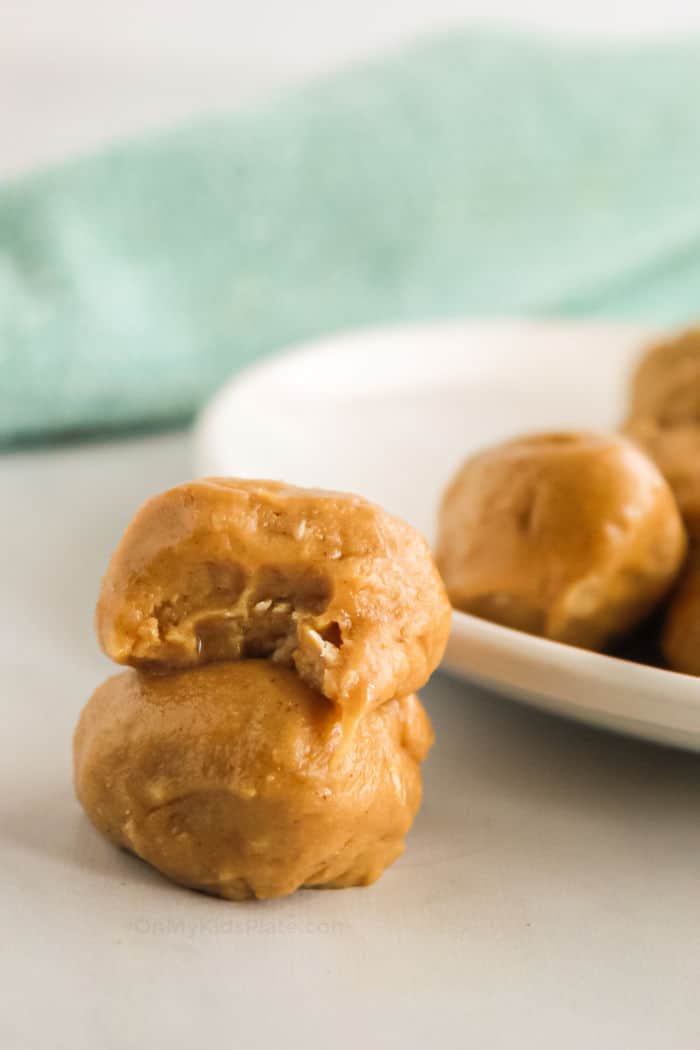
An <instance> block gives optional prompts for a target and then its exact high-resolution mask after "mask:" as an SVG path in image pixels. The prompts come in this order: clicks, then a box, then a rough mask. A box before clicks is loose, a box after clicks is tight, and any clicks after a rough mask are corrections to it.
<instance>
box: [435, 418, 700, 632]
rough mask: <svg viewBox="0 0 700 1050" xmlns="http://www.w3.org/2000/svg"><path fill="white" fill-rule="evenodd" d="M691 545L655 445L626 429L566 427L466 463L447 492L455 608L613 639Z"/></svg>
mask: <svg viewBox="0 0 700 1050" xmlns="http://www.w3.org/2000/svg"><path fill="white" fill-rule="evenodd" d="M685 549H686V539H685V532H684V528H683V524H682V521H681V518H680V514H679V512H678V509H677V506H676V503H675V500H674V498H673V494H672V493H671V490H670V489H669V487H668V485H667V484H666V482H665V481H664V479H663V477H662V475H661V474H660V472H659V471H658V470H657V468H656V467H655V466H654V464H653V463H652V462H651V461H650V460H649V459H648V458H647V457H646V456H644V455H643V454H642V453H641V452H640V451H638V449H636V448H635V446H634V445H633V444H631V443H630V442H628V441H626V440H624V439H623V438H618V437H604V436H599V435H596V434H590V433H579V432H565V433H552V434H536V435H532V436H526V437H520V438H516V439H514V440H512V441H507V442H505V443H504V444H501V445H498V446H496V447H493V448H489V449H486V450H485V451H483V452H480V453H478V454H477V455H475V456H472V457H470V458H469V459H468V460H467V461H466V462H465V463H464V465H463V466H462V468H461V470H460V471H459V472H458V473H457V476H456V477H455V478H454V480H453V481H452V483H451V484H450V486H449V488H448V489H447V492H446V494H445V497H444V500H443V503H442V507H441V512H440V529H439V542H438V549H437V561H438V565H439V567H440V570H441V572H442V575H443V578H444V580H445V583H446V585H447V589H448V592H449V595H450V598H451V600H452V603H453V605H454V606H455V607H456V608H458V609H461V610H463V611H464V612H469V613H473V614H474V615H476V616H481V617H483V618H485V619H487V620H492V621H494V622H495V623H500V624H503V625H505V626H507V627H514V628H518V629H520V630H523V631H528V632H529V633H531V634H538V635H542V636H544V637H546V638H551V639H554V640H555V641H559V642H567V643H569V644H571V645H577V646H581V647H583V648H588V649H603V648H605V646H606V645H607V644H608V642H609V641H610V640H611V639H613V638H615V637H616V636H619V635H622V634H624V633H625V632H627V631H628V630H630V629H631V628H632V627H634V626H635V625H636V624H637V623H639V622H640V621H641V620H642V619H643V618H644V617H645V616H646V615H647V614H648V613H649V612H650V611H651V609H652V608H653V607H654V606H655V605H656V604H657V602H659V600H660V599H661V598H662V597H663V596H664V595H665V594H666V592H667V591H668V590H669V588H670V587H671V585H672V583H673V581H674V579H675V577H676V574H677V573H678V571H679V568H680V566H681V564H682V561H683V557H684V554H685Z"/></svg>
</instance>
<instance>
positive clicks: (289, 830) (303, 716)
mask: <svg viewBox="0 0 700 1050" xmlns="http://www.w3.org/2000/svg"><path fill="white" fill-rule="evenodd" d="M338 730H339V723H338V719H337V711H336V709H335V708H334V706H333V705H332V704H331V703H330V702H329V701H328V700H327V699H326V698H325V697H323V696H321V695H320V694H319V693H318V692H316V691H315V690H313V689H312V688H310V687H309V686H308V685H306V684H305V683H304V682H302V681H301V680H300V679H299V677H298V675H297V674H296V673H295V672H294V671H292V670H289V669H288V668H286V667H281V666H276V665H275V664H273V663H271V662H270V661H267V660H248V661H241V662H226V663H214V664H209V665H207V666H203V667H196V668H192V669H190V670H186V671H177V672H173V673H169V674H148V673H141V672H138V671H135V670H128V671H125V672H123V673H121V674H119V675H116V676H115V677H113V678H110V679H108V680H107V681H106V682H105V683H104V684H103V685H101V686H100V687H99V688H98V689H97V691H96V692H95V693H94V695H93V696H92V698H91V700H90V701H89V703H88V704H87V706H86V707H85V709H84V710H83V713H82V715H81V718H80V722H79V724H78V727H77V730H76V733H75V739H74V777H75V786H76V791H77V795H78V798H79V800H80V802H81V803H82V805H83V807H84V808H85V810H86V812H87V814H88V816H89V817H90V819H91V820H92V822H93V823H94V824H95V825H96V827H97V828H98V829H99V830H100V831H101V832H103V833H104V834H105V835H106V836H108V837H109V838H110V839H111V840H112V841H113V842H115V843H116V844H117V845H119V846H122V847H124V848H126V849H128V850H131V851H132V852H133V853H135V854H137V855H138V856H139V857H142V858H143V859H144V860H145V861H147V862H148V863H149V864H152V865H153V866H154V867H155V868H157V869H158V870H159V871H161V872H162V873H163V874H164V875H166V876H168V878H170V879H172V880H173V881H175V882H177V883H180V884H182V885H184V886H189V887H192V888H194V889H198V890H203V891H205V892H207V893H211V894H215V895H217V896H220V897H226V898H229V899H231V900H242V899H244V898H246V897H253V896H254V897H260V898H265V897H279V896H283V895H284V894H288V893H292V892H293V891H294V890H295V889H297V888H298V887H300V886H328V887H344V886H358V885H366V884H369V883H371V882H373V881H374V880H375V879H377V878H378V877H379V875H381V873H382V871H383V870H384V868H386V867H387V866H388V865H389V864H391V863H392V861H394V860H395V859H396V858H397V857H398V856H399V855H400V854H401V852H402V851H403V845H404V843H403V840H404V836H405V835H406V832H407V831H408V829H409V828H410V826H411V823H412V821H413V817H414V815H415V813H416V810H417V809H418V806H419V803H420V798H421V777H420V768H419V764H420V762H421V760H422V759H423V758H424V757H425V754H426V752H427V751H428V748H429V747H430V745H431V743H432V739H433V738H432V730H431V727H430V723H429V721H428V718H427V715H426V714H425V711H424V710H423V708H422V706H421V704H420V702H419V700H418V699H417V698H416V697H415V696H407V697H404V698H403V699H400V700H389V701H387V702H386V703H384V704H382V705H381V706H380V707H375V708H373V709H372V710H371V711H369V712H367V713H366V714H365V716H364V718H363V719H361V720H360V721H359V723H358V724H357V726H356V727H355V731H354V733H353V734H352V737H351V738H350V739H349V740H347V741H346V742H345V743H346V746H340V745H341V740H340V737H339V732H338Z"/></svg>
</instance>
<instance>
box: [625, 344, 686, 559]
mask: <svg viewBox="0 0 700 1050" xmlns="http://www.w3.org/2000/svg"><path fill="white" fill-rule="evenodd" d="M623 430H624V432H625V434H627V436H628V437H630V438H631V439H632V440H633V441H635V442H636V443H637V444H638V445H639V446H640V448H642V449H643V450H644V451H645V452H646V453H647V455H648V456H651V458H652V459H653V460H654V462H655V463H656V464H657V466H658V467H659V470H660V471H661V472H662V474H663V475H664V477H665V478H666V479H667V481H668V483H669V485H670V486H671V488H672V489H673V492H674V494H675V496H676V499H677V501H678V505H679V507H680V509H681V514H682V515H683V518H684V520H685V522H686V526H687V528H688V531H689V532H690V534H691V535H692V536H695V537H696V538H698V539H700V328H695V329H690V330H689V331H687V332H683V333H681V334H680V335H678V336H675V337H673V338H671V339H668V340H665V341H663V342H660V343H658V344H657V345H655V346H653V347H652V348H651V349H650V350H649V351H648V352H647V353H646V354H645V355H644V357H643V358H642V360H641V362H640V364H639V367H638V369H637V371H636V373H635V376H634V378H633V381H632V390H631V396H630V411H629V417H628V420H627V422H626V424H625V426H624V428H623Z"/></svg>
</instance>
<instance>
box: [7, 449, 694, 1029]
mask: <svg viewBox="0 0 700 1050" xmlns="http://www.w3.org/2000/svg"><path fill="white" fill-rule="evenodd" d="M191 472H192V466H191V446H190V441H189V438H188V437H187V436H185V435H169V436H163V437H158V438H148V439H132V440H129V441H122V442H114V443H110V444H103V445H94V446H88V447H82V448H81V447H76V448H68V449H64V450H57V451H53V452H26V453H21V454H15V455H6V456H4V457H0V491H1V492H2V494H3V497H2V517H1V519H0V524H1V528H2V536H1V542H0V578H1V579H2V589H1V591H0V660H1V665H0V666H2V678H1V679H0V681H1V682H2V686H1V687H0V716H1V717H2V725H3V731H2V758H1V761H0V857H1V858H2V863H1V866H0V899H1V900H2V901H3V910H2V949H1V950H0V1047H2V1048H3V1050H29V1048H31V1050H35V1048H36V1050H39V1048H41V1050H45V1048H46V1047H51V1048H52V1050H63V1048H66V1050H68V1048H70V1050H83V1048H85V1050H87V1048H90V1050H131V1048H134V1050H136V1048H139V1050H140V1048H143V1047H145V1046H149V1047H153V1048H159V1047H166V1046H167V1047H169V1048H174V1050H179V1048H182V1050H192V1048H194V1047H199V1046H201V1047H211V1046H218V1045H226V1046H231V1047H235V1048H236V1050H238V1048H240V1050H251V1048H253V1050H254V1048H258V1047H260V1048H271V1047H302V1046H304V1047H308V1048H311V1050H315V1048H319V1050H321V1048H323V1050H327V1048H328V1047H330V1046H332V1047H336V1048H344V1047H350V1046H353V1047H357V1046H361V1047H366V1048H374V1047H377V1048H379V1047H391V1048H393V1047H397V1048H398V1047H401V1048H402V1050H410V1048H412V1047H416V1048H419V1047H423V1046H426V1045H428V1046H437V1045H438V1044H439V1045H444V1046H449V1047H452V1046H460V1047H462V1046H463V1047H470V1048H474V1050H491V1048H494V1050H495V1048H514V1050H515V1048H517V1050H527V1048H533V1050H534V1048H537V1050H547V1048H552V1050H561V1048H564V1047H565V1048H566V1050H578V1048H581V1050H591V1047H597V1048H608V1047H609V1048H611V1050H612V1048H615V1050H618V1048H620V1047H630V1048H634V1050H647V1048H649V1050H652V1048H653V1050H660V1048H663V1050H666V1048H673V1050H695V1048H697V1046H698V1044H699V1041H700V1012H699V1011H698V1006H697V984H698V944H700V909H699V908H698V899H699V896H700V835H699V834H698V814H699V813H700V761H698V758H697V757H695V756H692V755H687V754H683V753H680V752H674V751H671V750H663V749H660V748H656V747H653V746H650V745H643V744H640V743H635V742H632V741H628V740H624V739H621V738H617V737H614V736H608V735H604V734H602V733H598V732H596V731H594V730H589V729H585V728H582V727H578V726H574V725H569V724H567V723H564V722H559V721H557V720H555V719H553V718H549V717H546V716H544V715H539V714H537V713H534V712H532V711H530V710H526V709H521V708H519V707H517V706H516V705H515V704H511V703H509V702H507V701H504V700H501V699H496V698H494V697H491V696H488V695H486V694H484V693H482V692H480V691H478V690H476V689H474V688H470V687H467V686H465V685H462V684H458V683H457V682H454V681H451V680H449V679H448V678H446V677H442V676H439V675H438V676H437V677H436V678H434V680H433V682H432V683H431V684H430V685H429V687H428V688H426V689H425V691H424V699H425V701H426V704H427V706H428V708H429V710H430V714H431V716H432V718H433V720H434V724H435V729H436V733H437V744H436V746H435V749H434V751H433V752H432V754H431V756H430V758H429V761H428V763H427V766H426V776H425V804H424V807H423V809H422V811H421V813H420V816H419V818H418V821H417V823H416V826H415V828H414V830H413V831H412V833H411V835H410V837H409V847H408V851H407V854H406V855H405V857H404V858H402V860H401V861H399V863H398V864H396V865H395V866H394V867H393V868H392V869H391V870H390V871H389V872H388V873H387V874H386V875H385V877H384V878H383V879H382V880H381V881H380V882H379V883H378V884H376V885H375V886H374V887H372V888H369V889H361V890H349V891H343V892H318V891H316V892H314V891H307V892H304V893H301V894H297V895H296V896H294V897H292V898H288V899H286V900H282V901H278V902H268V903H265V904H256V903H248V904H242V905H234V904H228V903H225V902H220V901H216V900H212V899H209V898H206V897H204V896H202V895H199V894H192V893H189V892H187V891H184V890H180V889H177V888H173V887H170V886H169V885H168V884H167V883H165V882H164V880H162V879H161V878H160V877H159V876H158V875H156V874H155V873H152V872H150V870H149V869H147V868H146V867H145V865H142V864H140V863H139V862H138V861H136V860H135V859H133V858H130V857H128V856H126V855H125V854H121V853H119V852H118V851H116V850H114V849H113V848H112V847H111V846H109V845H108V844H107V843H105V842H103V841H102V840H101V839H100V837H99V836H98V835H97V833H96V832H94V831H93V829H92V828H91V827H90V826H89V824H88V822H87V820H86V818H85V817H84V816H83V814H82V812H81V810H80V809H79V807H78V805H77V803H76V802H75V801H74V799H73V795H72V789H71V784H70V745H71V733H72V729H73V726H74V723H75V721H76V718H77V715H78V712H79V710H80V707H81V705H82V704H83V703H84V702H85V700H86V699H87V697H88V695H89V693H90V691H91V690H92V688H93V687H94V686H95V685H96V684H97V683H98V682H99V681H100V680H101V679H102V678H103V677H104V676H105V675H106V674H107V673H109V665H108V663H107V661H106V660H105V659H104V658H103V657H101V656H100V655H99V654H98V652H97V646H96V643H95V640H94V637H93V633H92V610H93V604H94V600H95V596H96V591H97V587H98V583H99V578H100V574H101V573H102V571H103V570H104V568H105V564H106V561H107V558H108V555H109V553H110V550H111V548H112V547H113V545H114V544H115V542H116V541H117V539H118V538H119V535H120V533H121V531H122V528H123V527H124V525H125V524H126V522H127V520H128V518H129V517H130V515H131V514H132V512H133V510H134V508H135V507H136V505H137V504H138V503H139V502H140V501H141V500H142V499H144V498H145V497H146V496H147V495H149V494H151V493H152V492H154V491H156V490H158V489H160V488H163V487H165V486H167V485H170V484H172V483H175V482H177V481H179V480H182V479H184V478H186V477H187V476H189V475H190V474H191Z"/></svg>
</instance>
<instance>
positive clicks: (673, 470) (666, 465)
mask: <svg viewBox="0 0 700 1050" xmlns="http://www.w3.org/2000/svg"><path fill="white" fill-rule="evenodd" d="M625 434H626V435H627V436H628V437H629V438H631V439H632V440H633V441H635V442H636V444H638V445H639V447H640V448H642V449H643V450H644V452H646V454H647V455H648V456H649V457H650V458H651V459H653V460H654V462H655V463H656V465H657V467H658V468H659V470H660V471H661V473H662V474H663V476H664V477H665V478H666V480H667V481H668V483H669V485H670V486H671V488H672V490H673V493H674V495H675V497H676V501H677V502H678V507H679V509H680V512H681V515H682V516H683V520H684V521H685V525H686V528H687V530H688V532H689V534H690V535H691V536H693V537H695V538H696V539H700V426H699V425H697V424H695V423H679V424H678V425H677V426H662V425H661V424H660V423H657V421H656V420H655V419H650V418H649V417H645V416H640V417H638V418H635V419H630V420H629V421H628V423H627V424H626V426H625Z"/></svg>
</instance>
